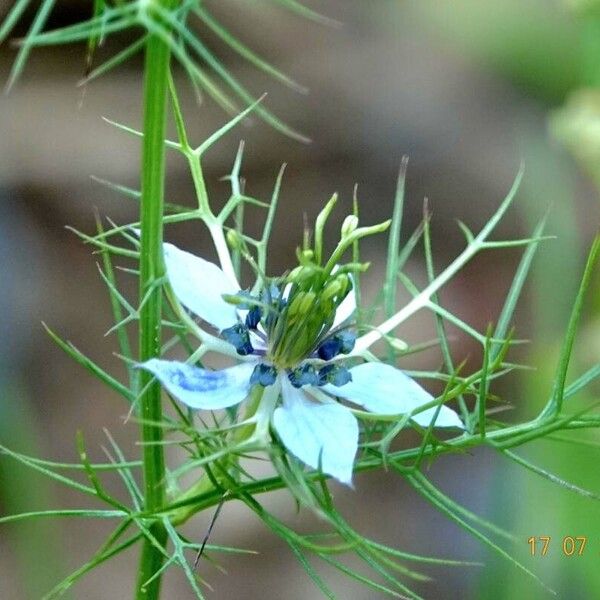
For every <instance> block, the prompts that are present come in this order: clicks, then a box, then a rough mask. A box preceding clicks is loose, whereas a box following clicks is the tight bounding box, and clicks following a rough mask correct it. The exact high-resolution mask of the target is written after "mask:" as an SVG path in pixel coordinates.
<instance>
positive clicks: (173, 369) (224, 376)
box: [140, 358, 255, 410]
mask: <svg viewBox="0 0 600 600" xmlns="http://www.w3.org/2000/svg"><path fill="white" fill-rule="evenodd" d="M140 367H141V368H142V369H146V370H147V371H150V372H151V373H152V374H153V375H155V376H156V378H157V379H158V380H159V381H160V382H161V383H162V384H163V386H164V387H165V388H166V390H167V391H168V392H169V393H170V394H172V395H173V396H175V398H177V399H178V400H181V402H183V403H184V404H187V405H188V406H190V407H191V408H202V409H205V410H218V409H220V408H226V407H228V406H233V405H234V404H239V403H240V402H241V401H242V400H244V398H246V396H247V395H248V391H249V389H250V375H252V371H253V370H254V367H255V363H254V362H248V363H242V364H239V365H236V366H235V367H230V368H228V369H222V370H221V371H208V370H206V369H201V368H199V367H194V366H192V365H188V364H186V363H182V362H179V361H176V360H159V359H158V358H153V359H151V360H149V361H147V362H145V363H142V364H141V365H140Z"/></svg>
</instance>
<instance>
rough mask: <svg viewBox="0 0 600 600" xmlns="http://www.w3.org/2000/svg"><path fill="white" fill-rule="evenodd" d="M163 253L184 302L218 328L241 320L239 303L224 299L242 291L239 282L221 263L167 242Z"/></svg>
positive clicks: (174, 284) (180, 297) (168, 274)
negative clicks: (237, 306)
mask: <svg viewBox="0 0 600 600" xmlns="http://www.w3.org/2000/svg"><path fill="white" fill-rule="evenodd" d="M163 253H164V257H165V266H166V268H167V276H168V277H169V282H170V284H171V287H172V288H173V292H174V293H175V295H176V296H177V298H178V300H179V301H180V302H181V304H183V305H184V306H185V307H186V308H187V309H189V310H191V311H192V312H193V313H195V314H196V315H198V316H199V317H200V318H201V319H204V320H205V321H207V322H208V323H210V324H211V325H214V326H215V327H216V328H217V329H220V330H222V329H226V328H227V327H231V326H232V325H234V324H235V323H237V321H238V319H237V312H236V309H235V306H233V305H232V304H228V303H227V302H225V300H223V294H232V295H233V294H236V293H237V292H238V291H239V289H240V286H239V285H238V284H237V282H233V281H231V280H230V279H229V278H228V277H227V276H226V275H225V273H223V271H221V269H219V267H217V265H215V264H213V263H211V262H209V261H207V260H204V259H203V258H200V257H199V256H194V255H193V254H190V253H189V252H185V251H184V250H180V249H179V248H177V246H173V244H163Z"/></svg>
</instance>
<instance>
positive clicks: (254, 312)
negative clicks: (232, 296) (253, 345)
mask: <svg viewBox="0 0 600 600" xmlns="http://www.w3.org/2000/svg"><path fill="white" fill-rule="evenodd" d="M261 318H262V308H261V307H260V306H253V307H252V308H251V309H250V310H249V311H248V314H247V315H246V327H248V329H256V328H257V327H258V324H259V323H260V320H261Z"/></svg>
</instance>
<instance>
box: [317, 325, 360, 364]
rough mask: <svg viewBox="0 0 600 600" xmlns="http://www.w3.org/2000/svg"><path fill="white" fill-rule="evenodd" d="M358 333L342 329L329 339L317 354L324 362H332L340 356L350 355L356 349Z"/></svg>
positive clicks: (319, 348)
mask: <svg viewBox="0 0 600 600" xmlns="http://www.w3.org/2000/svg"><path fill="white" fill-rule="evenodd" d="M355 343H356V333H355V332H354V331H353V330H351V329H342V330H341V331H338V332H337V333H336V334H334V335H332V336H330V337H328V338H327V339H326V340H325V341H324V342H322V343H321V345H320V346H319V347H318V348H317V354H318V356H319V358H320V359H322V360H331V359H332V358H334V357H336V356H337V355H338V354H349V353H350V352H352V350H353V349H354V344H355Z"/></svg>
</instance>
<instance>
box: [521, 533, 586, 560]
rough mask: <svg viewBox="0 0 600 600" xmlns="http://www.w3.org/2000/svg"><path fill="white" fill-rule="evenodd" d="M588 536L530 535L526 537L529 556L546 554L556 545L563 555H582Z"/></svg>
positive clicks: (554, 548)
mask: <svg viewBox="0 0 600 600" xmlns="http://www.w3.org/2000/svg"><path fill="white" fill-rule="evenodd" d="M587 542H588V538H587V536H585V535H565V536H564V537H563V538H557V539H553V538H552V537H551V536H549V535H537V536H534V535H532V536H531V537H530V538H528V540H527V543H528V544H529V552H530V554H531V556H547V555H548V553H551V552H554V551H555V550H556V547H558V552H561V553H562V554H563V555H564V556H583V555H584V552H585V550H586V546H587Z"/></svg>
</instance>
